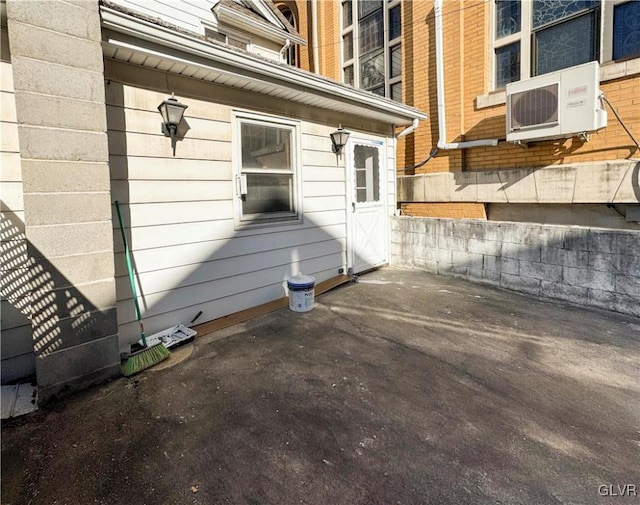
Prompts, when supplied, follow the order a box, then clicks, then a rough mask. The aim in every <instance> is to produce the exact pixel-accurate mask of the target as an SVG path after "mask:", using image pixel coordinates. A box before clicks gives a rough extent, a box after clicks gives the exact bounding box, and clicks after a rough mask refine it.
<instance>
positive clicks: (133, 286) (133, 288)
mask: <svg viewBox="0 0 640 505" xmlns="http://www.w3.org/2000/svg"><path fill="white" fill-rule="evenodd" d="M116 212H117V213H118V223H120V233H122V243H123V244H124V257H125V259H126V260H127V272H128V273H129V284H130V285H131V295H132V296H133V303H134V305H135V307H136V318H137V319H138V323H139V324H140V337H141V338H142V345H143V346H144V347H147V337H146V336H145V334H144V325H143V323H142V315H141V314H140V305H138V292H137V291H136V281H135V279H134V278H133V265H132V263H131V253H130V252H129V244H128V243H127V235H126V234H125V232H124V225H123V224H122V214H120V204H119V203H118V200H116Z"/></svg>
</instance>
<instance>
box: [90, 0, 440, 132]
mask: <svg viewBox="0 0 640 505" xmlns="http://www.w3.org/2000/svg"><path fill="white" fill-rule="evenodd" d="M100 9H101V14H102V25H103V28H105V29H108V30H111V31H112V32H115V33H121V34H124V35H128V36H129V37H132V38H133V39H136V40H139V41H145V42H147V43H151V44H153V45H155V46H160V47H164V48H170V49H173V50H177V51H179V52H180V53H182V54H184V55H185V56H186V57H188V56H189V55H190V56H191V57H197V58H196V59H200V60H203V59H204V60H206V62H207V63H208V64H209V66H210V67H211V69H212V70H215V69H216V67H215V65H216V64H218V65H221V66H224V67H229V68H236V69H237V70H238V72H239V73H238V77H239V78H240V80H242V79H245V80H247V82H248V81H257V80H262V81H264V82H269V83H273V82H277V83H278V84H279V85H281V86H283V87H289V88H292V89H296V88H299V89H301V90H304V91H302V92H301V93H300V94H301V95H302V94H304V95H315V96H317V97H319V98H323V99H324V102H325V103H322V106H323V107H325V108H328V109H331V110H336V111H341V110H342V109H341V104H345V103H348V104H349V105H351V106H353V107H355V108H357V111H358V112H357V115H359V116H360V117H364V118H368V119H373V120H377V121H381V122H386V123H388V124H395V125H409V124H411V123H412V122H413V120H414V119H419V120H424V119H426V118H427V117H428V116H427V115H426V114H424V113H423V112H421V111H419V110H417V109H414V108H412V107H408V106H406V105H403V104H401V103H398V102H394V101H391V100H388V99H382V98H378V97H376V96H375V95H373V94H372V93H369V92H367V91H363V90H359V89H356V88H352V87H349V86H345V85H342V84H340V83H336V82H333V81H330V80H328V79H326V78H324V77H321V76H317V75H316V74H311V73H308V72H304V71H301V70H298V69H293V68H291V67H286V66H284V65H279V64H277V63H275V62H269V61H265V60H262V59H260V58H256V57H254V56H252V55H250V54H248V53H246V52H244V53H239V52H238V51H237V50H233V49H231V48H227V47H225V46H222V45H214V44H211V43H209V42H207V41H205V40H202V39H201V38H199V37H198V36H197V35H196V34H193V35H190V34H187V33H184V32H182V31H176V30H172V29H170V28H168V27H166V26H162V25H158V24H155V23H152V22H149V21H146V20H144V19H141V18H139V17H136V16H131V15H129V14H127V13H123V12H120V11H118V10H115V9H113V8H110V7H106V6H104V5H102V6H101V7H100ZM104 44H107V45H108V44H113V45H115V46H118V44H119V41H117V40H106V41H104ZM121 45H123V46H128V48H129V49H131V50H138V51H140V52H143V53H144V52H147V53H149V52H152V51H151V50H150V49H149V48H148V47H142V46H136V47H134V45H132V44H127V43H122V44H121ZM181 61H182V62H184V61H185V60H184V58H183V59H182V60H181ZM249 75H250V76H251V77H248V76H249ZM301 103H304V102H301Z"/></svg>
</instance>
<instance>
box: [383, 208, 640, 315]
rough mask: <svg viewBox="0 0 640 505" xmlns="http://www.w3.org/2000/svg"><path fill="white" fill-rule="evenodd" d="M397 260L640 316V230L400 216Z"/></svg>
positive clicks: (394, 227)
mask: <svg viewBox="0 0 640 505" xmlns="http://www.w3.org/2000/svg"><path fill="white" fill-rule="evenodd" d="M391 264H392V265H394V266H399V267H404V268H416V269H420V270H427V271H430V272H434V273H438V274H443V275H453V276H456V277H462V278H465V279H468V280H471V281H477V282H483V283H487V284H491V285H494V286H499V287H502V288H506V289H511V290H514V291H519V292H523V293H528V294H533V295H539V296H544V297H550V298H556V299H560V300H566V301H569V302H573V303H577V304H583V305H590V306H594V307H599V308H603V309H607V310H613V311H616V312H622V313H626V314H632V315H636V316H640V232H639V231H632V230H624V231H622V230H620V231H618V230H609V229H603V228H585V227H577V226H551V225H540V224H533V223H508V222H495V221H477V220H463V219H435V218H416V217H405V216H397V217H393V218H392V222H391Z"/></svg>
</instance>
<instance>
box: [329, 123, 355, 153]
mask: <svg viewBox="0 0 640 505" xmlns="http://www.w3.org/2000/svg"><path fill="white" fill-rule="evenodd" d="M349 135H351V132H348V131H347V130H345V129H344V128H342V125H340V127H339V128H338V129H337V130H336V131H334V132H333V133H331V134H330V136H331V143H332V144H333V152H334V153H336V154H337V155H338V156H340V155H341V154H342V149H343V148H344V146H345V145H346V143H347V140H348V139H349Z"/></svg>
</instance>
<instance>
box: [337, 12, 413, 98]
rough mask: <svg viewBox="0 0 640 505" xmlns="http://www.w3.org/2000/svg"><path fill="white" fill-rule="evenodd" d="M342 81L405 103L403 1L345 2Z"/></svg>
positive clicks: (343, 13)
mask: <svg viewBox="0 0 640 505" xmlns="http://www.w3.org/2000/svg"><path fill="white" fill-rule="evenodd" d="M341 12H342V79H343V81H344V82H345V83H347V84H351V85H352V86H356V87H359V88H363V89H366V90H368V91H371V92H373V93H376V94H378V95H380V96H386V97H389V98H392V99H393V100H397V101H401V100H402V75H401V74H402V51H401V49H402V47H401V35H402V18H401V11H400V0H391V1H383V0H344V1H343V2H342V9H341Z"/></svg>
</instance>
